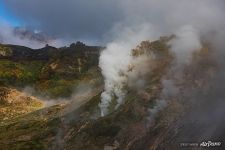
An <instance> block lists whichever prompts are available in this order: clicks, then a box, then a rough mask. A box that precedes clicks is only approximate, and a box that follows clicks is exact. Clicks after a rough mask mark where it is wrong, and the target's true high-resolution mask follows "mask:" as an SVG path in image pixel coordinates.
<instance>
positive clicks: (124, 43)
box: [99, 24, 156, 116]
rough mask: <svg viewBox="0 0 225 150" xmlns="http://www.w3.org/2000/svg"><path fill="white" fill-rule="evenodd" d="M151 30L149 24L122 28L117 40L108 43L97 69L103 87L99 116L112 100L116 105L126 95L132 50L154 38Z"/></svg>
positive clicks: (106, 109) (106, 110)
mask: <svg viewBox="0 0 225 150" xmlns="http://www.w3.org/2000/svg"><path fill="white" fill-rule="evenodd" d="M153 31H154V30H153V28H152V27H151V25H149V24H143V25H140V26H135V27H130V28H124V29H122V33H120V34H119V35H116V36H117V38H116V40H114V41H113V42H110V43H109V44H108V45H107V47H106V49H105V50H104V51H102V53H101V56H100V62H99V67H100V68H101V69H102V75H103V77H104V82H105V87H104V92H103V93H102V95H101V103H100V104H99V106H100V109H101V116H104V115H106V114H107V113H108V107H109V105H110V103H111V101H112V99H113V98H115V99H116V102H117V105H116V107H115V108H117V107H118V106H120V105H121V104H122V103H123V99H124V96H125V94H126V89H125V87H126V86H127V84H128V76H129V72H130V71H129V68H130V67H131V65H132V64H133V63H134V60H133V58H132V54H131V52H132V48H134V47H136V46H137V45H138V44H139V43H140V42H141V41H143V40H145V39H150V40H152V39H153V37H154V36H156V35H155V34H154V33H153Z"/></svg>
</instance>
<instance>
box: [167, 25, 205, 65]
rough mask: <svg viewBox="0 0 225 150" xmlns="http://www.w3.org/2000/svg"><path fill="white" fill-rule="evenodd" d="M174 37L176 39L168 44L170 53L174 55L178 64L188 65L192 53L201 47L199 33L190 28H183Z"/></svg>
mask: <svg viewBox="0 0 225 150" xmlns="http://www.w3.org/2000/svg"><path fill="white" fill-rule="evenodd" d="M175 35H176V37H175V38H174V39H173V40H172V41H170V43H169V44H171V51H172V52H173V53H175V55H176V59H177V63H178V64H188V63H189V62H190V61H191V58H192V54H193V52H195V51H197V50H200V49H201V47H202V46H201V41H200V37H199V33H198V31H197V30H196V29H195V28H194V27H192V26H184V27H182V28H180V29H179V30H178V31H177V32H176V33H175Z"/></svg>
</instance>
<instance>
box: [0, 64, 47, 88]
mask: <svg viewBox="0 0 225 150" xmlns="http://www.w3.org/2000/svg"><path fill="white" fill-rule="evenodd" d="M43 65H44V63H43V62H40V61H32V62H22V63H19V62H14V61H9V60H0V82H1V83H3V84H6V85H14V86H23V85H27V84H33V83H34V82H35V81H36V80H37V79H38V76H39V74H40V71H41V68H42V66H43Z"/></svg>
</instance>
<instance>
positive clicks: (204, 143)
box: [200, 141, 222, 147]
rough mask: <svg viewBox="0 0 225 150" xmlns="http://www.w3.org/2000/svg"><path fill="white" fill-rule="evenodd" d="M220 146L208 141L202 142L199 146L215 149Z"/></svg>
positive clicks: (218, 143) (219, 143)
mask: <svg viewBox="0 0 225 150" xmlns="http://www.w3.org/2000/svg"><path fill="white" fill-rule="evenodd" d="M221 145H222V143H221V142H212V141H208V142H202V143H201V144H200V147H217V146H221Z"/></svg>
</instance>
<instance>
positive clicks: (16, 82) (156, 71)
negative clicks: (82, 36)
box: [0, 37, 225, 150]
mask: <svg viewBox="0 0 225 150" xmlns="http://www.w3.org/2000/svg"><path fill="white" fill-rule="evenodd" d="M172 38H173V37H170V38H166V37H164V38H161V39H159V40H157V41H153V42H150V41H143V42H142V43H140V45H139V46H137V47H136V48H134V49H133V50H132V57H133V58H134V59H137V60H138V58H142V57H143V56H150V57H147V58H148V59H147V60H146V61H144V64H145V65H146V66H147V67H148V69H149V70H151V71H146V72H144V73H143V74H141V75H140V78H142V79H143V80H145V86H144V87H141V88H136V87H133V86H127V87H126V88H127V93H126V96H125V99H124V103H123V104H122V105H120V106H119V107H118V108H117V109H114V107H113V106H114V105H115V104H114V101H113V102H112V103H111V104H110V109H109V114H108V115H106V116H104V117H101V112H100V109H99V103H100V100H101V93H102V91H103V82H102V80H103V79H102V76H101V74H100V69H99V68H98V58H99V54H100V53H99V52H100V50H101V48H100V47H89V46H85V45H83V44H81V43H77V44H72V45H71V46H70V47H67V48H60V49H55V48H52V47H49V46H47V47H45V48H43V49H40V50H32V49H29V48H24V47H20V46H11V45H1V47H2V49H1V51H2V52H1V55H2V56H1V57H2V58H1V60H0V68H1V70H0V79H1V83H2V85H5V86H6V85H7V87H2V88H0V100H1V103H0V105H1V109H0V110H5V111H6V110H10V111H13V112H15V111H16V113H15V114H16V115H15V116H13V117H8V120H6V119H5V120H4V122H2V123H1V124H0V145H1V146H0V149H3V150H5V149H7V150H15V149H37V150H38V149H40V150H43V149H46V150H48V149H54V150H57V149H58V150H63V149H67V150H87V149H91V150H102V149H104V150H117V149H118V150H120V149H121V150H124V149H127V150H128V149H129V150H145V149H146V150H147V149H150V150H154V149H159V150H160V149H174V150H175V149H180V143H182V142H186V141H190V140H192V139H193V140H194V141H197V142H201V141H202V140H208V138H207V134H204V133H205V132H206V130H207V129H208V128H207V126H206V123H208V125H209V126H210V127H214V126H213V124H212V123H209V122H208V121H207V120H204V121H203V120H201V119H200V118H201V117H202V116H203V115H199V116H198V115H193V114H192V113H194V114H198V111H199V110H202V113H203V114H204V113H205V112H208V109H209V110H211V111H212V109H210V107H206V108H204V109H203V108H202V107H201V106H208V103H210V104H212V105H213V103H217V102H218V103H219V100H218V101H217V100H215V101H214V102H212V101H210V99H208V97H210V96H211V95H212V94H214V91H213V90H212V88H213V87H215V86H216V84H215V83H216V82H214V81H215V80H217V76H216V74H218V72H219V70H218V64H217V62H216V60H215V59H214V58H213V57H212V55H211V52H212V51H211V50H210V49H209V48H208V47H204V48H202V49H200V50H199V51H197V52H195V53H194V54H193V58H192V61H191V63H189V64H187V65H184V66H182V72H179V71H178V70H177V68H176V67H174V66H173V64H174V55H173V54H172V53H171V51H170V47H169V46H168V45H167V44H166V43H167V42H168V41H170V40H171V39H172ZM3 52H4V55H3ZM149 59H150V60H149ZM135 67H137V68H139V67H140V66H139V63H137V64H134V66H131V67H130V68H129V72H132V71H133V70H134V69H135ZM179 67H180V66H179ZM26 86H31V87H33V88H34V91H35V92H32V94H33V95H36V96H38V97H40V95H42V96H44V97H45V98H46V97H51V100H52V99H53V100H58V99H59V98H64V99H63V101H59V103H55V104H53V105H50V106H48V105H46V103H44V102H45V101H44V102H43V101H42V100H38V99H37V98H34V97H31V96H29V95H23V94H22V93H21V92H25V93H26V91H22V90H21V89H23V88H24V87H26ZM12 88H18V89H20V91H17V90H15V89H12ZM5 91H6V92H5ZM10 93H11V94H10ZM199 93H203V94H199ZM12 94H16V95H21V96H19V97H20V99H21V100H20V99H19V100H18V102H19V104H17V100H15V99H14V98H12V97H14V96H13V95H12ZM5 95H6V96H5ZM16 97H17V96H16ZM196 100H198V101H197V102H196ZM28 101H29V103H28ZM5 102H7V105H5V104H6V103H5ZM9 102H10V105H8V103H9ZM11 102H12V104H11ZM13 104H15V105H17V107H18V108H19V109H17V107H14V105H13ZM6 106H7V107H6ZM43 107H44V108H43ZM215 107H216V106H215ZM215 107H214V106H213V107H212V108H215ZM21 108H23V109H24V111H23V113H20V111H21V110H20V109H21ZM17 113H18V115H17ZM3 115H4V114H3ZM193 116H195V117H193ZM4 117H6V116H4ZM199 128H201V129H202V130H198V129H199ZM223 131H225V129H224V127H221V128H220V129H219V130H218V131H216V132H215V134H214V136H216V137H217V139H224V137H225V136H224V135H223V133H225V132H223ZM195 133H198V134H195ZM204 137H205V138H204ZM201 138H203V139H201ZM209 140H210V138H209Z"/></svg>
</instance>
